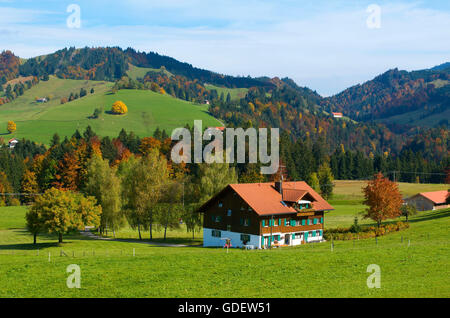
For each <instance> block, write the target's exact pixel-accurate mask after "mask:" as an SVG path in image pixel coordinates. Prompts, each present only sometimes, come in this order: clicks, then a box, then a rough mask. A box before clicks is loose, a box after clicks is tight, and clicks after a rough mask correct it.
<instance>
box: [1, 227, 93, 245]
mask: <svg viewBox="0 0 450 318" xmlns="http://www.w3.org/2000/svg"><path fill="white" fill-rule="evenodd" d="M11 230H12V231H13V232H15V234H16V235H21V236H26V237H29V239H30V242H29V243H13V244H0V250H37V249H43V248H49V247H61V248H63V247H67V246H68V245H69V244H71V243H73V241H82V240H92V239H91V238H89V237H85V236H83V235H80V234H79V233H77V232H73V233H69V234H66V235H63V243H62V244H60V243H58V237H57V236H56V235H55V234H45V233H42V234H38V236H37V242H36V244H33V235H32V234H30V232H28V231H27V230H25V229H18V228H12V229H11ZM40 240H45V241H46V242H40ZM50 240H51V241H53V242H48V241H50Z"/></svg>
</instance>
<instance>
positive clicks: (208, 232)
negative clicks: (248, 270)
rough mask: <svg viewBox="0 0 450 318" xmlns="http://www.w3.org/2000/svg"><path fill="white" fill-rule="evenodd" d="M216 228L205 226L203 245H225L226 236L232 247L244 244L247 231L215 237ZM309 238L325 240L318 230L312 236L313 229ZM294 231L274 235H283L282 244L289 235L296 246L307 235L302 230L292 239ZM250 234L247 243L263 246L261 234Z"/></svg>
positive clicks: (310, 240)
mask: <svg viewBox="0 0 450 318" xmlns="http://www.w3.org/2000/svg"><path fill="white" fill-rule="evenodd" d="M213 230H214V229H209V228H203V246H205V247H223V246H224V245H225V240H224V238H229V239H231V247H243V246H244V244H243V242H242V241H241V234H245V233H237V232H230V231H221V236H220V237H213V236H212V231H213ZM308 232H309V233H308V240H307V242H320V241H322V240H323V237H322V235H318V233H319V231H316V236H315V237H312V236H311V232H312V231H308ZM293 233H298V232H293ZM293 233H277V232H274V233H272V235H273V236H276V235H280V236H281V240H280V241H279V243H280V244H281V245H285V244H286V241H285V239H284V237H285V235H289V238H290V239H289V242H290V243H289V245H290V246H296V245H300V244H302V241H303V238H304V236H305V234H304V233H305V232H301V233H302V236H301V237H300V238H298V239H294V240H293V239H292V234H293ZM248 235H250V241H249V242H248V243H247V245H253V246H254V247H255V248H261V247H262V245H261V236H259V235H252V234H248ZM268 236H270V235H269V234H267V235H264V237H268Z"/></svg>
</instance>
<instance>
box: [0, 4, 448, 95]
mask: <svg viewBox="0 0 450 318" xmlns="http://www.w3.org/2000/svg"><path fill="white" fill-rule="evenodd" d="M198 1H199V0H189V1H188V2H187V3H188V4H185V5H183V6H185V7H186V8H188V12H187V13H186V14H187V15H189V14H192V15H199V14H204V15H205V16H210V17H216V16H221V17H225V18H226V19H228V18H229V16H231V15H232V12H233V11H235V12H236V11H237V10H236V9H242V10H241V12H236V13H237V14H238V16H239V18H235V20H233V21H232V23H231V24H229V25H227V26H225V27H224V26H204V27H192V26H191V27H161V26H151V25H142V26H134V25H116V26H107V25H103V26H102V25H96V26H92V25H93V24H92V23H89V21H87V23H85V22H84V21H83V26H89V25H91V26H89V27H83V28H81V29H67V28H66V27H65V25H64V24H63V23H61V24H58V25H43V24H41V25H35V24H34V25H30V24H24V23H20V19H21V18H24V17H27V16H28V17H29V16H30V14H31V15H33V14H34V18H35V19H36V12H34V13H33V12H27V11H25V12H18V11H15V12H13V14H12V15H11V16H14V18H10V23H3V22H0V43H1V46H2V47H1V49H12V50H13V51H15V52H16V54H18V55H20V56H23V57H30V56H34V55H40V54H43V53H49V52H51V51H53V50H56V49H58V48H62V47H65V46H77V47H80V46H105V45H109V46H122V47H128V46H131V47H134V48H136V49H140V50H145V51H149V50H152V51H157V52H159V53H161V54H166V55H169V56H172V57H174V58H177V59H179V60H182V61H187V62H189V63H191V64H193V65H195V66H198V67H203V68H206V69H210V70H213V71H217V72H220V73H226V74H233V75H248V74H250V75H252V76H262V75H268V76H280V77H284V76H289V77H291V78H293V79H294V80H295V81H297V82H298V83H299V84H300V85H306V86H309V87H310V88H312V89H317V90H318V92H319V93H321V94H325V95H328V94H331V93H336V92H338V91H340V90H342V89H344V88H346V87H348V86H350V85H353V84H356V83H358V82H361V81H364V80H368V79H371V78H372V77H374V76H376V75H378V74H379V73H381V72H384V71H386V70H387V69H388V68H393V67H399V68H400V69H408V70H411V69H420V68H425V67H430V66H433V65H436V64H440V63H442V62H445V61H448V60H449V56H450V54H449V53H450V41H449V39H450V13H449V12H444V11H442V12H440V11H436V10H431V9H423V8H421V7H419V6H417V5H411V4H396V5H383V6H382V16H381V29H368V28H367V27H366V19H367V15H368V14H367V13H366V11H365V7H359V8H356V9H345V10H344V9H340V10H331V9H329V10H326V11H321V12H315V14H314V15H310V16H308V17H302V18H294V17H293V16H292V15H289V18H286V19H284V16H281V17H277V19H276V21H275V20H274V21H271V22H270V23H261V21H262V20H261V19H263V18H261V19H258V24H257V25H256V24H252V23H249V24H248V25H246V24H245V23H244V22H245V21H246V20H245V17H244V15H245V14H246V12H247V11H245V10H248V9H246V8H248V7H244V5H242V6H243V7H239V8H238V7H232V6H230V7H227V8H223V10H222V11H221V12H220V14H219V13H216V14H213V13H212V12H211V9H208V8H205V10H203V11H200V12H197V11H198V10H197V11H196V10H193V9H192V8H193V7H195V6H194V5H192V3H197V2H198ZM132 2H134V5H135V6H136V7H138V2H140V1H139V0H133V1H132ZM161 3H163V2H161ZM132 4H133V3H132ZM171 5H172V6H176V8H180V6H178V2H176V1H174V0H172V1H170V2H169V3H167V2H164V4H160V6H165V8H170V6H171ZM183 8H184V7H183ZM189 8H191V9H189ZM215 8H216V9H217V7H215ZM147 9H148V8H147ZM270 10H271V5H270V4H267V3H265V4H264V5H261V7H259V8H258V9H255V10H254V11H255V15H264V14H265V16H270V14H268V13H267V12H266V11H270ZM194 11H195V12H194ZM262 12H265V13H264V14H263V13H262ZM44 14H48V13H40V14H38V15H37V16H38V17H39V16H42V15H44ZM241 15H242V16H241ZM0 18H1V14H0ZM82 18H83V16H82ZM249 20H252V19H249ZM0 21H1V19H0ZM253 21H254V20H253Z"/></svg>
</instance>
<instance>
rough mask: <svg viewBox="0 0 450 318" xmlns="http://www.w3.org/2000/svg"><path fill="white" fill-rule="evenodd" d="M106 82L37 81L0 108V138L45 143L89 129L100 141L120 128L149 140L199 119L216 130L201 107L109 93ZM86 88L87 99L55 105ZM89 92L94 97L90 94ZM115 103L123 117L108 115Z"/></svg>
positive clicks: (137, 93)
mask: <svg viewBox="0 0 450 318" xmlns="http://www.w3.org/2000/svg"><path fill="white" fill-rule="evenodd" d="M111 85H112V83H107V82H95V81H77V80H61V79H57V78H55V77H51V78H50V80H49V81H48V82H41V83H39V84H38V85H36V86H35V87H32V88H31V89H29V90H27V91H25V93H24V95H23V96H20V97H19V98H17V99H16V100H14V101H13V102H11V103H7V104H5V105H2V106H0V129H1V131H2V132H3V133H2V134H0V137H3V138H4V139H6V138H8V139H9V138H13V137H15V138H27V139H31V140H34V141H37V142H40V143H44V144H48V143H49V141H50V139H51V137H52V136H53V134H54V133H55V132H56V133H58V134H59V135H60V136H61V137H64V136H69V137H70V136H72V134H73V133H74V132H75V130H76V129H79V130H80V131H82V130H84V129H85V128H86V127H87V126H88V125H90V126H91V127H92V128H93V129H94V131H95V132H96V133H97V134H98V135H100V136H113V137H115V136H117V135H118V133H119V132H120V130H121V129H122V128H124V129H126V130H127V131H133V132H134V133H136V134H137V135H138V136H140V137H144V136H149V135H151V134H152V133H153V131H154V130H155V129H156V127H160V128H161V129H166V130H167V132H168V133H169V134H170V132H171V131H172V129H174V128H177V127H184V126H185V125H186V124H190V125H191V126H192V125H193V122H194V120H196V119H198V120H202V121H203V125H204V126H205V127H207V126H218V125H220V122H219V121H217V120H216V119H215V118H214V117H212V116H211V115H209V113H208V111H207V106H206V105H196V104H193V103H190V102H186V101H182V100H179V99H176V98H173V97H171V96H168V95H161V94H158V93H154V92H152V91H149V90H120V91H118V92H117V93H115V94H112V93H110V88H111ZM82 87H84V88H87V91H88V94H87V96H85V97H83V98H79V99H77V100H74V101H72V102H69V103H66V104H62V105H61V104H60V99H61V98H62V97H68V96H69V95H70V92H73V93H79V91H80V88H82ZM92 87H94V90H95V92H94V94H90V93H89V92H90V89H91V88H92ZM49 94H52V95H53V98H52V99H51V100H50V102H48V103H37V102H35V98H36V97H44V96H48V95H49ZM117 100H121V101H123V102H124V103H125V104H126V105H127V106H128V113H127V114H125V115H113V114H111V113H110V112H109V111H110V109H111V106H112V104H113V103H114V102H115V101H117ZM96 108H100V109H102V110H103V111H102V114H101V116H100V117H99V118H97V119H90V118H89V117H90V116H91V115H92V114H93V112H94V110H95V109H96ZM9 120H13V121H15V122H16V124H17V131H16V132H14V133H13V134H8V133H7V131H6V123H7V121H9Z"/></svg>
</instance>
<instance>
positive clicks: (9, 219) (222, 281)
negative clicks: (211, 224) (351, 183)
mask: <svg viewBox="0 0 450 318" xmlns="http://www.w3.org/2000/svg"><path fill="white" fill-rule="evenodd" d="M338 206H339V205H338ZM340 207H341V206H339V208H340ZM342 207H343V209H342V210H341V214H342V215H344V214H345V213H344V211H347V212H346V213H347V214H348V216H349V217H350V219H351V217H352V214H353V213H354V211H353V210H347V207H344V206H342ZM25 211H26V210H25V208H24V207H3V208H0V264H1V266H0V285H1V286H2V288H0V297H283V298H289V297H449V296H450V275H449V270H448V264H449V261H450V245H449V244H448V241H449V238H450V234H449V231H448V230H449V226H450V210H444V211H438V212H425V213H421V214H419V215H417V216H415V217H413V218H412V219H411V221H410V224H411V227H410V228H409V229H408V230H405V231H402V232H398V233H394V234H390V235H387V236H384V237H381V238H379V239H378V244H375V241H374V240H373V239H372V240H359V241H354V242H350V241H336V242H334V249H333V251H331V246H330V242H325V243H320V244H309V245H306V246H300V247H295V248H281V249H274V250H254V251H244V250H236V249H232V250H230V251H229V253H228V254H227V253H226V252H225V251H224V250H223V249H220V248H219V249H214V248H201V247H158V246H151V245H148V244H142V243H129V242H119V241H104V240H93V239H89V238H85V237H83V236H80V235H78V234H74V235H69V236H66V237H65V243H63V244H62V245H61V246H58V245H57V243H56V242H57V240H56V237H52V236H39V237H38V245H37V246H33V245H32V244H30V243H31V242H32V237H31V236H30V235H29V234H28V233H27V232H26V231H25V230H24V219H23V217H24V214H25ZM325 223H326V225H327V224H328V223H329V220H328V217H326V222H325ZM124 231H125V232H126V231H128V230H124ZM178 234H179V235H182V232H181V231H180V232H179V233H178ZM178 234H176V233H172V232H170V233H169V235H170V236H172V237H174V236H176V235H178ZM158 235H159V234H158ZM133 249H134V252H135V256H133ZM61 251H64V253H65V255H63V256H61ZM49 253H50V260H49ZM70 264H77V265H79V266H80V268H81V288H80V289H69V288H67V287H66V279H67V276H68V274H67V273H66V267H67V266H68V265H70ZM369 264H377V265H379V266H380V268H381V288H380V289H369V288H367V285H366V280H367V277H368V276H369V273H367V272H366V269H367V266H368V265H369Z"/></svg>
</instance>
